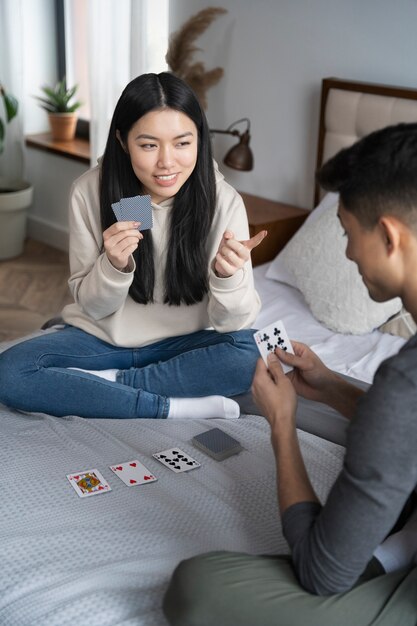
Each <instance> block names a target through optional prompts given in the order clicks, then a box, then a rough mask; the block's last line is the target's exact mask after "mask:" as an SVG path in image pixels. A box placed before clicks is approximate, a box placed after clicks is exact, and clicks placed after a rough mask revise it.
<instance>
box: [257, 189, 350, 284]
mask: <svg viewBox="0 0 417 626" xmlns="http://www.w3.org/2000/svg"><path fill="white" fill-rule="evenodd" d="M338 202H339V194H338V193H328V194H326V195H325V196H324V198H323V199H322V201H321V202H320V204H318V205H317V207H316V208H315V209H314V210H313V211H310V213H309V215H308V217H307V219H306V220H305V221H304V223H303V225H302V226H301V228H300V230H301V229H303V228H307V227H308V226H309V225H311V224H312V223H313V222H314V221H315V220H316V219H317V218H318V217H320V215H322V213H324V212H325V211H327V209H329V208H330V207H333V206H336V207H337V205H338ZM297 232H300V231H297ZM265 276H266V278H271V279H272V280H278V281H279V282H280V283H285V284H287V285H292V286H293V287H296V286H297V285H296V284H295V279H294V276H293V275H292V274H291V272H290V270H289V269H288V268H287V267H286V266H285V264H284V261H283V259H282V258H281V254H278V255H277V256H276V257H275V259H274V260H273V261H271V264H270V266H269V268H268V270H267V272H266V274H265Z"/></svg>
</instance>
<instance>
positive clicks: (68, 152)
mask: <svg viewBox="0 0 417 626" xmlns="http://www.w3.org/2000/svg"><path fill="white" fill-rule="evenodd" d="M26 145H27V146H28V147H29V148H36V149H37V150H44V151H45V152H52V153H53V154H58V155H59V156H62V157H65V158H67V159H72V160H74V161H79V162H80V163H86V164H87V165H90V142H89V141H88V139H81V138H80V137H75V139H73V140H72V141H56V140H55V139H52V137H51V133H38V134H36V135H27V136H26Z"/></svg>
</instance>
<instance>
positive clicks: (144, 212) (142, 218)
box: [120, 196, 153, 230]
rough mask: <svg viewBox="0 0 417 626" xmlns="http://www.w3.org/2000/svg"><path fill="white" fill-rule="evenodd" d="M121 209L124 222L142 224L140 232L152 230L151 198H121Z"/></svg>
mask: <svg viewBox="0 0 417 626" xmlns="http://www.w3.org/2000/svg"><path fill="white" fill-rule="evenodd" d="M120 209H121V213H122V219H123V220H125V221H134V222H140V226H139V230H149V229H150V228H152V226H153V218H152V205H151V196H133V197H132V198H121V200H120Z"/></svg>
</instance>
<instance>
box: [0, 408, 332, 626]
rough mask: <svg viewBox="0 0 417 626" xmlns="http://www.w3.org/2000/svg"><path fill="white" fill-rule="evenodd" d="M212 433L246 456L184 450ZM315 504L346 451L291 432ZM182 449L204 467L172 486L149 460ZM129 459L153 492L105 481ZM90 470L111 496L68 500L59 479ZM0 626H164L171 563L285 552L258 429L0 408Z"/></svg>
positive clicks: (265, 443) (262, 430)
mask: <svg viewBox="0 0 417 626" xmlns="http://www.w3.org/2000/svg"><path fill="white" fill-rule="evenodd" d="M215 426H218V427H220V428H222V429H223V430H224V431H226V432H228V433H229V434H231V435H232V436H233V437H235V438H237V439H238V440H239V441H240V442H241V443H242V445H243V447H244V450H243V451H242V452H240V453H239V454H238V455H235V456H232V457H230V458H228V459H226V460H225V461H222V462H218V461H215V460H213V459H211V458H209V457H208V456H206V455H205V454H204V453H203V452H202V451H200V450H198V449H197V448H194V446H193V445H192V444H191V442H190V440H191V438H192V437H193V436H194V435H195V434H197V433H200V432H202V431H204V430H208V429H209V428H212V427H215ZM299 438H300V442H301V447H302V452H303V455H304V458H305V461H306V464H307V468H308V470H309V473H310V476H311V479H312V482H313V484H314V486H315V487H316V489H317V491H318V495H319V497H320V498H321V499H322V500H324V499H325V498H326V496H327V493H328V491H329V489H330V487H331V485H332V483H333V482H334V480H335V477H336V475H337V473H338V471H339V469H340V467H341V463H342V459H343V454H344V448H343V447H341V446H339V445H336V444H334V443H331V442H329V441H325V440H323V439H320V438H318V437H316V436H314V435H311V434H307V433H305V432H302V431H299ZM173 446H180V447H181V448H182V449H183V450H184V451H186V452H188V453H189V454H190V455H192V456H193V457H194V458H195V459H197V460H198V461H199V462H200V463H201V467H199V468H198V469H194V470H192V471H190V472H186V473H182V474H174V473H173V472H171V471H170V470H169V469H167V468H165V467H164V466H163V465H161V464H160V463H159V462H158V461H157V460H156V459H154V458H153V457H152V454H153V453H155V452H157V451H161V450H164V449H166V448H169V447H173ZM132 459H138V460H139V461H141V462H142V463H144V464H145V465H146V467H148V468H149V469H150V470H151V471H152V472H153V473H154V474H155V476H157V478H158V480H157V481H156V482H154V483H151V484H145V485H141V486H134V487H127V486H126V485H124V484H123V482H122V481H121V480H119V479H118V478H117V477H116V476H115V475H114V474H113V473H112V472H111V470H110V469H109V466H110V465H112V464H115V463H121V462H124V461H129V460H132ZM93 468H94V469H98V470H99V471H100V472H101V473H102V474H103V476H104V477H105V478H106V479H107V480H108V481H109V483H110V485H111V489H112V490H111V491H110V492H108V493H104V494H100V495H97V496H94V497H88V498H79V497H78V496H77V494H76V493H75V491H74V490H73V489H72V487H71V485H70V483H69V482H68V480H67V479H66V475H67V474H69V473H73V472H78V471H82V470H88V469H93ZM0 481H1V483H0V494H1V521H0V533H1V536H0V558H1V560H0V563H1V568H0V623H1V624H4V625H5V626H75V625H76V626H110V625H111V626H116V625H117V626H121V625H123V626H163V624H165V621H164V618H163V616H162V613H161V608H160V607H161V601H162V596H163V593H164V591H165V588H166V586H167V584H168V581H169V578H170V575H171V573H172V571H173V569H174V568H175V566H176V565H177V563H178V562H179V561H180V560H182V559H184V558H187V557H190V556H192V555H195V554H198V553H201V552H205V551H209V550H218V549H227V550H237V551H246V552H249V553H253V554H255V553H257V554H276V553H280V552H281V553H282V552H287V545H286V543H285V540H284V539H283V537H282V532H281V526H280V521H279V515H278V510H277V500H276V478H275V470H274V459H273V454H272V449H271V445H270V440H269V426H268V424H267V422H266V420H265V419H264V418H263V417H261V416H256V415H247V416H243V417H241V418H240V419H239V420H232V421H228V420H195V421H194V420H172V421H171V420H144V419H137V420H99V419H98V420H87V419H83V418H80V417H76V416H70V417H67V418H55V417H51V416H48V415H41V414H30V415H28V414H22V413H19V412H17V411H12V410H10V409H7V408H6V407H4V406H1V405H0Z"/></svg>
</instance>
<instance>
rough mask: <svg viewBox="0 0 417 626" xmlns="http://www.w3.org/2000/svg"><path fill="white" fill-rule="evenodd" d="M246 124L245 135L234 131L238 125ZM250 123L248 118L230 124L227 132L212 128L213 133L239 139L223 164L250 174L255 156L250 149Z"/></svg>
mask: <svg viewBox="0 0 417 626" xmlns="http://www.w3.org/2000/svg"><path fill="white" fill-rule="evenodd" d="M241 122H246V124H247V127H246V130H245V131H244V132H243V133H240V132H239V131H238V130H237V129H234V127H235V126H236V124H240V123H241ZM249 130H250V121H249V120H248V118H247V117H244V118H242V119H241V120H237V121H236V122H233V124H230V126H229V128H227V129H226V130H219V129H216V128H210V132H211V133H220V134H223V135H234V136H235V137H239V143H238V144H236V145H235V146H232V147H231V148H230V150H229V151H228V152H227V154H226V156H225V157H224V159H223V162H224V163H225V164H226V165H227V166H228V167H231V168H232V169H234V170H241V171H242V172H249V171H250V170H252V169H253V154H252V150H251V149H250V147H249V141H250V134H249Z"/></svg>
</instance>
